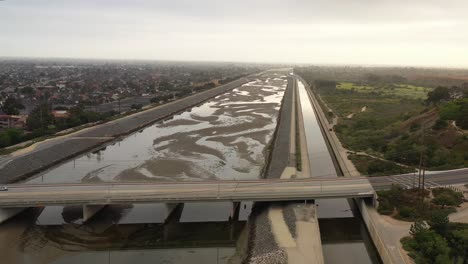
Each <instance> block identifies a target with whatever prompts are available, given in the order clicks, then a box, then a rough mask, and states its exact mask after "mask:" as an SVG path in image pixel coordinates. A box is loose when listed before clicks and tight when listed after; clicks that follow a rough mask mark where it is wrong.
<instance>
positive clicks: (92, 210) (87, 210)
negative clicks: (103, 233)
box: [83, 204, 106, 223]
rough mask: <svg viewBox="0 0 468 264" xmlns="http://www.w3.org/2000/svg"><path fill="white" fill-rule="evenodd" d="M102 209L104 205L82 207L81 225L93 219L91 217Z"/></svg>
mask: <svg viewBox="0 0 468 264" xmlns="http://www.w3.org/2000/svg"><path fill="white" fill-rule="evenodd" d="M104 207H106V205H100V204H90V205H83V223H86V222H88V221H89V220H90V219H91V218H93V216H95V215H96V214H97V213H98V212H99V211H101V210H102V209H103V208H104Z"/></svg>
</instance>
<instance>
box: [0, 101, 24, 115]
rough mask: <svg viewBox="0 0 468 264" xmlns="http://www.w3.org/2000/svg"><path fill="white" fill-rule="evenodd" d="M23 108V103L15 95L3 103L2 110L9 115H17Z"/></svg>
mask: <svg viewBox="0 0 468 264" xmlns="http://www.w3.org/2000/svg"><path fill="white" fill-rule="evenodd" d="M21 109H24V105H23V103H22V102H21V100H20V99H17V98H14V97H8V98H7V99H6V100H5V102H4V103H3V105H2V111H3V112H5V114H7V115H17V114H19V110H21Z"/></svg>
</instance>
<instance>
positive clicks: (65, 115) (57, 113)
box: [52, 110, 70, 119]
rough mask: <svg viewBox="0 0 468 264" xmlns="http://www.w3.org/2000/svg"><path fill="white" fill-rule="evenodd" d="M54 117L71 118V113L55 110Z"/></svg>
mask: <svg viewBox="0 0 468 264" xmlns="http://www.w3.org/2000/svg"><path fill="white" fill-rule="evenodd" d="M52 115H53V116H54V118H55V119H60V118H67V117H69V116H70V113H69V112H68V111H67V110H54V111H52Z"/></svg>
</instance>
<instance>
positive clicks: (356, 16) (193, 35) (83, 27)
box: [0, 0, 468, 67]
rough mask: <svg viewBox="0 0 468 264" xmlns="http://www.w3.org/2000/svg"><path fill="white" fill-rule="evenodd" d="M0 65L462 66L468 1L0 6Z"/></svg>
mask: <svg viewBox="0 0 468 264" xmlns="http://www.w3.org/2000/svg"><path fill="white" fill-rule="evenodd" d="M0 56H21V57H29V56H33V57H84V58H119V59H120V58H130V59H161V60H203V61H205V60H207V61H247V62H251V61H252V62H300V63H331V64H336V63H345V64H401V65H427V66H465V67H468V1H467V0H288V1H279V0H231V1H223V0H197V1H195V0H181V1H178V0H161V1H159V0H128V1H123V0H112V1H111V0H108V1H105V0H101V1H100V0H73V1H72V0H4V1H0Z"/></svg>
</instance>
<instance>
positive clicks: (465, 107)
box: [455, 102, 468, 129]
mask: <svg viewBox="0 0 468 264" xmlns="http://www.w3.org/2000/svg"><path fill="white" fill-rule="evenodd" d="M455 121H456V122H457V126H459V127H461V128H462V129H468V102H467V103H464V104H462V105H461V106H460V112H459V113H458V117H457V118H456V119H455Z"/></svg>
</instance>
